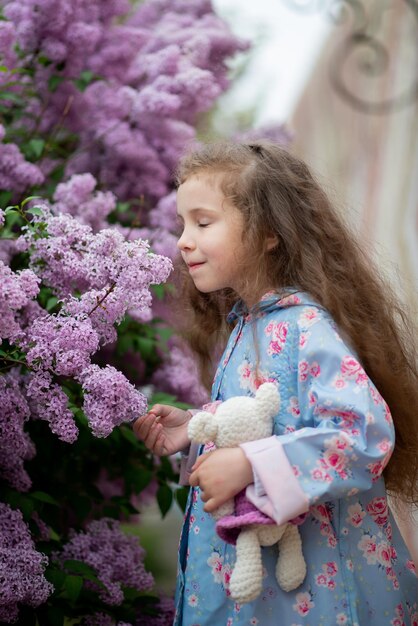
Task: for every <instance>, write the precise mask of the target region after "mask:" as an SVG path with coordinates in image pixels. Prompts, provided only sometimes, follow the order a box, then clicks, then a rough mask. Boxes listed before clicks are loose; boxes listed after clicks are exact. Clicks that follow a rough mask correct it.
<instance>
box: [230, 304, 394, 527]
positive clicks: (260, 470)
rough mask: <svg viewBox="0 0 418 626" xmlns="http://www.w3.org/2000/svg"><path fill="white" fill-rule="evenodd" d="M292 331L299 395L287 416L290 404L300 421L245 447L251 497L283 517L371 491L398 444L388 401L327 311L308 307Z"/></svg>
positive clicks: (292, 367)
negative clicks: (290, 428)
mask: <svg viewBox="0 0 418 626" xmlns="http://www.w3.org/2000/svg"><path fill="white" fill-rule="evenodd" d="M316 311H318V309H316ZM289 330H292V333H289V334H292V335H293V338H292V339H291V346H290V348H289V350H290V352H289V355H290V356H289V361H288V366H287V371H288V374H287V376H288V378H287V382H288V388H289V389H291V390H293V391H294V392H295V394H294V396H292V397H291V398H290V401H289V406H288V407H282V409H281V411H282V412H281V416H283V412H284V417H285V418H286V415H285V413H286V411H291V412H292V415H293V416H295V415H297V422H298V426H297V427H296V429H295V430H294V431H293V432H286V433H285V434H280V435H274V436H272V437H269V438H267V439H262V440H260V441H256V442H251V443H246V444H242V446H241V447H242V449H243V450H244V452H245V454H246V456H247V458H248V459H249V460H250V462H251V464H252V467H253V472H254V476H255V484H254V485H250V486H249V487H248V488H247V497H248V498H249V499H250V500H251V502H253V504H255V506H257V507H258V508H259V509H260V510H262V511H263V512H264V513H266V514H267V515H269V516H270V517H272V518H273V519H274V520H275V521H276V522H277V523H278V524H282V523H284V522H286V521H289V520H291V519H292V518H294V517H296V516H298V515H300V514H302V513H305V512H306V511H307V510H308V509H309V506H311V505H313V504H315V503H318V502H322V501H326V500H335V499H338V498H343V497H347V496H351V495H354V494H356V493H358V492H361V491H367V490H368V489H370V488H371V486H372V484H373V482H374V481H376V480H378V479H379V477H380V475H381V473H382V471H383V469H384V467H385V466H386V464H387V462H388V461H389V458H390V455H391V453H392V451H393V447H394V428H393V423H392V418H391V415H390V412H389V408H388V406H387V404H386V403H385V401H384V400H383V398H382V396H381V395H380V394H379V392H378V391H377V389H376V387H375V386H374V384H373V383H372V381H371V380H370V379H369V378H368V376H367V374H366V373H365V371H364V369H363V367H362V366H361V364H360V363H359V361H358V359H357V357H356V356H355V354H354V353H353V351H352V350H351V349H350V348H349V347H348V346H347V345H346V344H345V343H344V342H343V341H342V339H341V337H340V336H339V335H338V332H337V331H336V329H335V327H334V324H333V322H332V320H330V318H329V317H328V315H326V314H324V313H316V314H312V313H311V315H310V316H309V314H308V313H307V312H306V311H304V310H303V309H302V313H301V314H300V315H299V317H298V319H297V320H296V321H295V324H294V327H293V324H292V329H290V328H289ZM279 362H280V361H279V359H278V360H277V363H279ZM282 364H283V361H282ZM281 378H282V379H283V371H282V370H281V371H280V372H278V375H277V379H278V380H279V381H280V380H281ZM283 395H284V394H283Z"/></svg>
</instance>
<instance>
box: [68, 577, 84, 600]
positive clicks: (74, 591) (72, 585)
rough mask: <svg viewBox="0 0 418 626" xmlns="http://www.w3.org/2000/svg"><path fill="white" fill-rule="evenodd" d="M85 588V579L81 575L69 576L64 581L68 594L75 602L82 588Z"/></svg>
mask: <svg viewBox="0 0 418 626" xmlns="http://www.w3.org/2000/svg"><path fill="white" fill-rule="evenodd" d="M82 588H83V579H82V577H81V576H72V575H71V576H67V577H66V578H65V581H64V589H65V591H66V592H67V596H68V597H69V599H70V600H72V601H73V602H77V600H78V596H79V595H80V592H81V589H82Z"/></svg>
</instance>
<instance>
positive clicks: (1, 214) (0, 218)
mask: <svg viewBox="0 0 418 626" xmlns="http://www.w3.org/2000/svg"><path fill="white" fill-rule="evenodd" d="M2 226H4V211H3V209H0V228H1V227H2Z"/></svg>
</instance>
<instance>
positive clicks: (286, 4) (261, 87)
mask: <svg viewBox="0 0 418 626" xmlns="http://www.w3.org/2000/svg"><path fill="white" fill-rule="evenodd" d="M292 3H293V8H291V7H292ZM213 4H214V8H215V11H216V13H217V14H218V15H220V16H221V17H222V18H223V19H224V20H225V21H226V22H227V23H228V24H229V26H230V28H231V29H232V31H233V32H234V33H235V34H237V35H238V36H241V37H244V38H247V39H249V40H250V41H251V42H252V51H251V52H250V54H249V56H248V57H247V58H248V59H249V62H248V65H247V66H246V68H245V71H244V72H243V74H242V75H241V76H240V77H239V78H238V79H236V80H235V81H234V84H233V87H232V88H231V89H230V90H229V92H228V93H227V94H226V95H225V96H223V99H222V105H221V106H222V110H223V111H225V110H227V111H228V116H233V115H234V114H235V113H236V112H239V111H240V110H245V109H246V108H249V107H250V108H254V110H255V118H254V125H255V126H256V127H257V126H262V125H264V124H270V123H281V122H286V121H287V120H288V119H289V117H290V115H291V113H292V111H293V109H294V107H295V105H296V103H297V101H298V98H299V96H300V94H301V92H302V90H303V86H304V84H305V82H306V80H307V78H308V77H309V74H310V72H311V70H312V69H313V66H314V63H315V61H316V59H317V57H318V54H319V52H320V50H321V48H322V45H323V43H324V41H325V39H326V36H327V34H328V33H329V31H330V28H331V22H330V19H329V17H327V16H326V15H325V14H324V13H323V12H322V13H321V12H320V11H319V10H318V11H306V10H305V11H301V10H298V9H297V8H294V7H295V5H298V4H299V6H303V5H305V6H307V5H311V6H313V5H314V2H313V1H312V0H309V1H307V0H213Z"/></svg>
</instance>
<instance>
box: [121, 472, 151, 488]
mask: <svg viewBox="0 0 418 626" xmlns="http://www.w3.org/2000/svg"><path fill="white" fill-rule="evenodd" d="M152 476H153V473H152V472H151V471H150V470H147V469H143V468H132V469H129V470H127V471H126V472H125V481H126V482H127V483H128V485H130V486H131V487H132V489H133V491H134V493H135V494H138V493H141V491H143V490H144V489H145V487H147V486H148V485H149V484H150V482H151V479H152Z"/></svg>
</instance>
